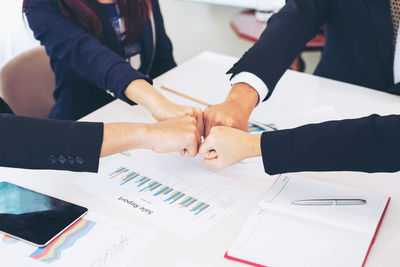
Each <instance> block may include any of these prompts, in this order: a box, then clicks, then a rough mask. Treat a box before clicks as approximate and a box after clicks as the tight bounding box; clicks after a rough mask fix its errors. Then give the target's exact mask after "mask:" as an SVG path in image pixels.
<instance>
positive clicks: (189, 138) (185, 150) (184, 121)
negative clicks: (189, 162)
mask: <svg viewBox="0 0 400 267" xmlns="http://www.w3.org/2000/svg"><path fill="white" fill-rule="evenodd" d="M145 138H146V139H147V142H148V143H147V146H146V147H147V148H151V149H152V150H153V151H154V152H157V153H171V152H177V151H179V152H180V154H181V155H182V156H191V157H194V156H196V155H197V149H198V147H199V145H200V143H201V135H200V133H199V130H198V128H197V126H196V119H194V118H193V117H190V116H185V117H181V118H177V119H171V120H167V121H163V122H159V123H155V124H150V125H148V130H147V132H146V136H145Z"/></svg>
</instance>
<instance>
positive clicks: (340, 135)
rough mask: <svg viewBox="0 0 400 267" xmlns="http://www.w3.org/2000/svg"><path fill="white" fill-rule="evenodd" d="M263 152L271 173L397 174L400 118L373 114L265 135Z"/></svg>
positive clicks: (398, 167) (268, 171) (399, 162)
mask: <svg viewBox="0 0 400 267" xmlns="http://www.w3.org/2000/svg"><path fill="white" fill-rule="evenodd" d="M261 150H262V157H263V161H264V168H265V171H266V172H267V173H268V174H278V173H286V172H299V171H361V172H397V171H400V161H399V151H400V115H390V116H383V117H381V116H378V115H371V116H369V117H365V118H360V119H352V120H342V121H330V122H325V123H321V124H310V125H305V126H302V127H299V128H295V129H290V130H282V131H276V132H265V133H263V135H262V137H261ZM271 151H273V153H271Z"/></svg>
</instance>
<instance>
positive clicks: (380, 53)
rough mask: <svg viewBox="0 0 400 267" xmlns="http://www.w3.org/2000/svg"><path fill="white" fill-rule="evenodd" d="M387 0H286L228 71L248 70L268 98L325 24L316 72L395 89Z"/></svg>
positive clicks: (399, 90)
mask: <svg viewBox="0 0 400 267" xmlns="http://www.w3.org/2000/svg"><path fill="white" fill-rule="evenodd" d="M389 2H390V1H389V0H351V1H349V0H287V2H286V5H285V6H284V7H283V8H282V9H281V10H280V12H279V13H277V14H275V15H274V16H272V17H271V19H270V20H269V21H268V27H267V28H266V29H265V31H264V32H263V34H262V35H261V38H260V40H259V41H258V42H257V43H256V44H255V45H254V46H253V47H252V48H250V49H249V51H247V52H246V53H245V54H244V56H243V57H242V58H241V59H240V60H239V61H238V62H237V63H236V64H235V65H234V66H233V67H232V68H231V69H230V70H229V71H228V73H232V74H233V75H235V74H238V73H240V72H242V71H248V72H251V73H254V74H255V75H257V76H258V77H259V78H260V79H262V80H263V81H264V83H265V84H266V85H267V87H268V89H269V94H268V96H267V98H268V97H269V96H270V95H271V93H272V91H273V90H274V88H275V85H276V84H277V82H278V81H279V79H280V78H281V76H282V75H283V73H284V72H285V71H286V69H287V68H288V67H289V66H290V64H291V63H292V62H293V60H294V59H295V58H296V56H298V55H299V53H300V52H301V50H302V49H303V48H304V46H305V45H306V44H307V42H308V41H309V40H311V39H312V38H313V37H314V36H315V34H316V32H317V30H318V29H319V28H320V27H321V26H322V25H325V37H326V43H325V49H324V52H323V55H322V59H321V61H320V63H319V65H318V67H317V69H316V70H315V74H316V75H319V76H322V77H327V78H331V79H335V80H339V81H343V82H348V83H352V84H357V85H361V86H365V87H369V88H373V89H377V90H380V91H385V92H388V93H394V94H400V85H399V84H396V85H395V84H394V81H393V51H394V50H393V25H392V18H391V13H390V3H389ZM299 89H301V88H299Z"/></svg>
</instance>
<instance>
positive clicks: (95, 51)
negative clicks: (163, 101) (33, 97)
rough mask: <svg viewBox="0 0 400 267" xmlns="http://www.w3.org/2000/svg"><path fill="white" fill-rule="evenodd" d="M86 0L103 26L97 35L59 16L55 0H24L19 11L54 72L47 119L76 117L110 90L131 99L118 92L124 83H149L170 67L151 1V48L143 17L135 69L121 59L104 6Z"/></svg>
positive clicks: (169, 46) (167, 48)
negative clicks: (40, 45)
mask: <svg viewBox="0 0 400 267" xmlns="http://www.w3.org/2000/svg"><path fill="white" fill-rule="evenodd" d="M91 1H92V4H93V6H94V7H95V9H96V11H97V14H98V16H99V17H100V20H101V21H102V25H103V34H102V36H101V37H100V38H99V39H97V38H95V37H93V36H92V35H90V34H88V33H87V32H85V31H84V30H83V29H82V28H81V27H79V26H77V25H76V24H74V23H73V22H72V21H71V20H68V19H67V18H65V17H64V16H63V15H62V13H61V11H60V7H59V5H58V1H57V0H30V1H29V2H28V5H27V8H26V10H25V13H26V16H27V19H28V22H29V26H30V27H31V29H32V30H33V32H34V35H35V38H36V39H38V40H40V42H41V44H42V45H44V46H45V47H46V51H47V54H48V55H49V56H50V63H51V67H52V69H53V71H54V73H55V76H56V90H55V92H54V98H55V100H56V104H55V106H54V108H53V109H52V111H51V114H50V117H51V118H57V119H70V120H76V119H79V118H81V117H82V116H84V115H86V114H88V113H90V112H92V111H94V110H96V109H98V108H100V107H101V106H103V105H105V104H107V103H109V102H111V101H112V100H114V99H115V98H114V97H113V96H112V95H114V96H115V97H117V98H120V99H122V100H124V101H126V102H128V103H130V104H134V103H133V102H132V101H130V100H129V99H128V98H127V97H126V96H125V94H124V91H125V89H126V88H127V86H128V85H129V83H130V82H132V81H133V80H136V79H145V80H147V81H148V82H151V78H155V77H157V76H158V75H160V74H162V73H164V72H166V71H168V70H169V69H171V68H173V67H175V66H176V63H175V61H174V59H173V55H172V44H171V42H170V40H169V38H168V36H167V35H166V32H165V28H164V23H163V19H162V16H161V11H160V7H159V4H158V1H157V0H152V1H151V3H152V9H153V15H154V24H155V31H156V32H155V36H156V47H155V48H154V42H153V31H152V26H151V23H150V21H148V22H147V23H146V24H145V25H144V28H143V30H142V34H141V36H140V43H141V46H142V53H141V62H142V65H141V67H140V69H139V70H135V69H134V68H133V67H131V66H130V65H129V63H127V62H126V61H125V60H124V58H123V54H124V49H123V45H122V44H121V43H120V42H119V41H118V39H117V36H116V34H115V32H114V29H113V27H112V25H111V23H110V21H109V17H108V15H107V13H106V11H105V10H104V9H103V8H102V7H101V4H99V3H98V2H97V0H91ZM107 92H108V93H107Z"/></svg>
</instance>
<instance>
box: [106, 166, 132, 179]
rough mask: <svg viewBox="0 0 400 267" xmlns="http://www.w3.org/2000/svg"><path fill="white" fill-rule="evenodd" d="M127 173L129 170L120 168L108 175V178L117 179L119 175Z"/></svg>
mask: <svg viewBox="0 0 400 267" xmlns="http://www.w3.org/2000/svg"><path fill="white" fill-rule="evenodd" d="M128 171H129V169H127V168H124V167H122V168H119V169H117V170H116V171H114V172H112V173H110V174H109V175H108V176H111V177H110V179H114V178H115V177H117V176H119V175H121V174H124V173H126V172H128Z"/></svg>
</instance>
